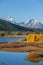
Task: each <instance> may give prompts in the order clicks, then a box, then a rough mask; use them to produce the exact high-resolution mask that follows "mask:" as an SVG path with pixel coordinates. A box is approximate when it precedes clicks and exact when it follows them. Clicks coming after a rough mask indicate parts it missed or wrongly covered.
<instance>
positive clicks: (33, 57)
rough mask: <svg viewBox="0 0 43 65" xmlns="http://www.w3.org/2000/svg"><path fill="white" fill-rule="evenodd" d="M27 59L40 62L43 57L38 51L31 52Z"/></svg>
mask: <svg viewBox="0 0 43 65" xmlns="http://www.w3.org/2000/svg"><path fill="white" fill-rule="evenodd" d="M25 60H27V61H30V62H33V63H38V62H40V61H43V57H42V56H41V55H39V54H37V53H36V54H35V53H30V54H29V55H28V56H26V58H25Z"/></svg>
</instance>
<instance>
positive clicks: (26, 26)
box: [0, 17, 43, 33]
mask: <svg viewBox="0 0 43 65" xmlns="http://www.w3.org/2000/svg"><path fill="white" fill-rule="evenodd" d="M0 31H28V32H37V33H39V32H43V24H42V23H41V22H39V21H38V20H33V19H31V20H27V21H25V22H21V23H18V24H17V23H16V22H15V21H14V19H13V18H12V17H7V18H4V19H0Z"/></svg>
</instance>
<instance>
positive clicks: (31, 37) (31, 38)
mask: <svg viewBox="0 0 43 65" xmlns="http://www.w3.org/2000/svg"><path fill="white" fill-rule="evenodd" d="M27 42H37V43H43V34H35V33H30V34H28V36H27Z"/></svg>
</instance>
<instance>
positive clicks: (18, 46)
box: [0, 41, 43, 53]
mask: <svg viewBox="0 0 43 65" xmlns="http://www.w3.org/2000/svg"><path fill="white" fill-rule="evenodd" d="M0 51H9V52H30V51H38V52H41V53H43V44H41V43H29V42H27V41H17V42H7V43H0Z"/></svg>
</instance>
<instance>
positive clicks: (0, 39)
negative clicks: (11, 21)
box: [0, 38, 24, 42]
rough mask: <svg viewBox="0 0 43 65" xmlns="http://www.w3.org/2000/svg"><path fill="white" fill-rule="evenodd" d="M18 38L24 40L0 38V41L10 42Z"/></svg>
mask: <svg viewBox="0 0 43 65" xmlns="http://www.w3.org/2000/svg"><path fill="white" fill-rule="evenodd" d="M18 40H24V38H0V42H12V41H18Z"/></svg>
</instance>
